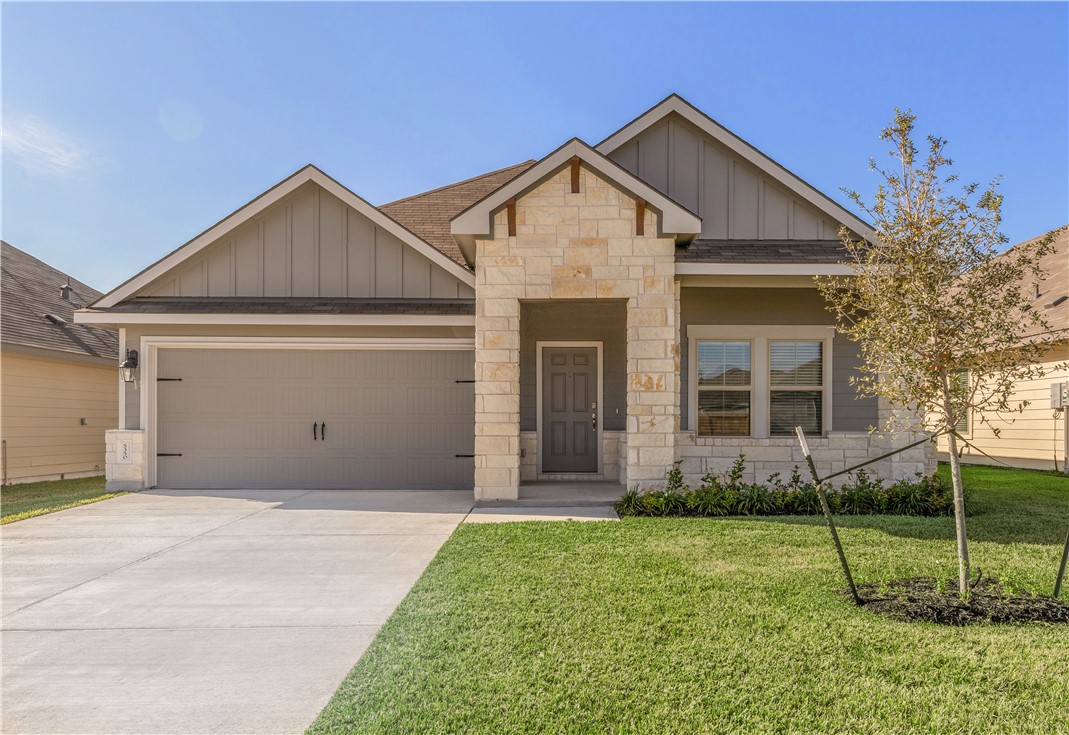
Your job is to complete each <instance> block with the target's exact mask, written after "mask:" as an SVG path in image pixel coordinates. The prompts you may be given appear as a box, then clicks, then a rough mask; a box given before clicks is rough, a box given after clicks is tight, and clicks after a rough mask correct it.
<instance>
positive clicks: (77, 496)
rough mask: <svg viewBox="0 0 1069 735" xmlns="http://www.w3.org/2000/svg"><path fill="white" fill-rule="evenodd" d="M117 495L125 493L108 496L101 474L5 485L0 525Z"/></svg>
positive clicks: (0, 497) (0, 493) (0, 498)
mask: <svg viewBox="0 0 1069 735" xmlns="http://www.w3.org/2000/svg"><path fill="white" fill-rule="evenodd" d="M120 495H126V493H109V492H107V490H105V489H104V477H103V476H102V475H97V476H94V477H80V478H77V479H70V480H53V481H47V482H28V483H23V484H20V485H7V486H5V487H3V488H0V525H3V524H7V523H14V522H15V521H22V520H25V519H27V518H33V517H34V516H40V515H44V514H46V513H54V512H55V511H57V510H66V509H67V508H75V507H77V506H79V505H87V504H88V503H96V502H99V501H101V500H108V499H109V498H117V497H119V496H120Z"/></svg>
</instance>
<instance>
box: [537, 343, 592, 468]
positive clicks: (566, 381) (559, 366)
mask: <svg viewBox="0 0 1069 735" xmlns="http://www.w3.org/2000/svg"><path fill="white" fill-rule="evenodd" d="M597 357H598V351H597V348H596V347H543V348H542V409H541V410H542V471H543V472H597V471H598V441H597V439H598V430H597V421H598V409H599V406H598V403H597V401H598V359H597Z"/></svg>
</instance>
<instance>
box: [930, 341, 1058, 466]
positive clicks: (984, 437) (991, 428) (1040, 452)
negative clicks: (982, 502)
mask: <svg viewBox="0 0 1069 735" xmlns="http://www.w3.org/2000/svg"><path fill="white" fill-rule="evenodd" d="M1066 361H1069V345H1065V344H1063V345H1061V346H1059V347H1055V348H1053V349H1051V350H1050V351H1049V352H1048V353H1047V354H1046V355H1045V356H1044V357H1043V359H1042V360H1040V362H1039V364H1040V365H1041V366H1042V367H1043V368H1044V370H1045V371H1046V374H1045V375H1044V376H1043V377H1042V378H1033V379H1032V380H1022V381H1019V382H1018V383H1016V384H1015V385H1014V390H1013V393H1012V394H1011V396H1010V405H1011V406H1013V407H1016V406H1019V405H1020V404H1021V403H1022V402H1023V401H1028V405H1027V406H1026V407H1025V408H1024V410H1023V411H1021V412H1020V413H1017V412H1008V413H1004V414H994V413H992V414H991V415H990V418H991V423H990V424H986V423H983V422H982V421H981V420H980V418H979V417H978V416H977V415H976V414H973V415H972V416H970V417H969V428H968V431H967V433H966V434H965V438H966V439H968V440H969V442H970V443H972V444H974V445H975V446H976V447H977V448H978V449H980V450H982V451H984V452H986V453H987V454H990V455H991V456H992V457H998V458H1004V459H1008V460H1011V464H1012V460H1014V459H1027V460H1034V461H1038V462H1049V463H1050V465H1048V466H1049V467H1051V468H1053V467H1055V466H1057V467H1061V466H1062V462H1063V461H1064V458H1065V417H1064V414H1063V413H1058V412H1055V410H1054V409H1053V408H1051V407H1050V386H1051V384H1052V383H1064V382H1066V381H1069V370H1066V368H1065V363H1066ZM1059 368H1060V369H1059ZM995 429H998V431H999V435H998V436H995ZM938 448H939V451H941V452H946V451H947V440H946V437H940V438H939V441H938ZM963 454H964V455H966V456H971V457H975V458H976V459H977V461H980V462H984V461H985V458H984V456H983V455H982V454H980V452H979V451H976V449H973V448H971V447H965V449H964V450H963Z"/></svg>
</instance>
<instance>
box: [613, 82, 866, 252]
mask: <svg viewBox="0 0 1069 735" xmlns="http://www.w3.org/2000/svg"><path fill="white" fill-rule="evenodd" d="M673 113H674V114H676V115H678V116H679V117H681V118H683V119H684V120H686V121H687V122H689V123H690V124H691V125H693V126H695V127H697V128H698V129H699V130H701V131H702V132H703V133H704V134H706V135H708V136H709V137H710V138H712V139H713V140H715V141H716V142H717V143H719V144H720V145H722V146H724V147H725V148H727V149H728V150H729V151H731V152H732V153H733V154H735V155H736V156H738V157H739V158H740V159H742V160H743V161H746V162H747V163H749V164H750V165H752V166H754V167H755V168H757V170H758V171H760V172H761V173H763V174H764V175H766V176H768V177H770V178H771V179H773V180H774V181H777V182H778V183H779V184H780V185H781V186H784V187H786V188H787V189H788V190H789V191H793V192H795V193H796V194H797V195H798V196H800V197H801V198H802V199H804V200H805V201H807V202H809V204H811V205H812V206H814V207H816V209H817V210H819V211H821V212H824V213H825V214H827V215H829V216H830V217H832V218H833V219H835V220H836V221H838V222H841V223H843V224H845V225H846V226H847V227H848V228H850V229H851V230H852V231H853V232H854V233H856V234H858V235H860V236H861V237H863V238H865V239H868V240H871V239H872V238H874V237H875V236H876V233H875V232H874V231H873V229H872V226H871V225H869V224H868V223H867V222H865V221H864V220H862V219H861V218H860V217H858V216H857V215H856V214H854V213H853V212H851V211H850V210H848V209H847V208H846V207H844V206H843V205H842V204H839V203H838V202H836V201H835V200H834V199H832V198H831V197H829V196H828V195H827V194H825V193H824V192H822V191H820V190H819V189H817V188H816V187H814V186H813V185H812V184H810V183H809V182H807V181H805V180H804V179H802V177H800V176H798V175H797V174H795V173H793V172H792V171H790V170H788V169H787V168H786V167H785V166H783V165H782V164H781V163H779V162H778V161H776V160H774V159H773V158H772V157H771V156H768V155H767V154H765V153H762V152H761V151H759V150H758V149H757V148H755V147H754V146H753V145H751V144H750V143H748V142H746V141H745V140H743V139H742V138H740V137H739V136H738V135H736V134H735V133H733V132H731V131H730V130H728V129H727V128H726V127H724V126H723V125H721V124H720V123H718V122H717V121H716V120H714V119H713V118H711V117H710V116H709V115H707V114H706V113H705V112H703V111H702V110H700V109H699V108H697V107H695V106H694V105H693V104H691V103H690V102H688V101H687V100H686V99H684V98H683V97H682V96H681V95H679V94H677V93H676V92H673V93H671V94H670V95H668V96H667V97H665V98H664V99H663V100H661V101H660V102H658V103H657V104H656V105H654V106H653V107H651V108H650V109H648V110H646V111H645V112H644V113H642V114H641V115H639V116H638V117H636V118H635V119H634V120H632V121H631V122H629V123H627V124H626V125H624V126H623V127H622V128H620V129H619V130H617V131H616V132H615V133H612V134H611V135H610V136H609V137H607V138H605V140H603V141H601V142H600V143H598V145H597V146H596V147H597V150H598V152H599V153H601V154H603V155H605V156H609V155H611V154H612V153H613V151H615V150H616V149H618V148H620V147H621V146H623V145H625V144H626V143H629V142H630V141H632V140H634V139H635V138H636V137H637V136H638V135H640V134H641V133H642V132H644V131H645V130H647V129H649V128H651V127H653V126H654V125H656V124H657V123H659V122H660V121H661V120H663V119H664V118H665V117H667V116H668V115H671V114H673Z"/></svg>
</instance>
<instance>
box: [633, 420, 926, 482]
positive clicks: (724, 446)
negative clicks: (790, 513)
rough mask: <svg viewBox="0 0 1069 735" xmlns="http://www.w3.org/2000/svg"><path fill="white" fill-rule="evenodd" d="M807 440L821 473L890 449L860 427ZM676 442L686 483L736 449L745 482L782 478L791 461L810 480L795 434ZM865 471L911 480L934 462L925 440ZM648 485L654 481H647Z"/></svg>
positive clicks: (716, 468) (683, 436)
mask: <svg viewBox="0 0 1069 735" xmlns="http://www.w3.org/2000/svg"><path fill="white" fill-rule="evenodd" d="M918 438H919V437H913V436H909V437H908V438H907V437H904V438H903V439H902V440H899V441H896V442H894V446H895V447H901V446H904V445H906V444H910V443H911V442H913V441H916V440H917V439H918ZM807 441H808V442H809V448H810V450H811V451H812V452H813V461H814V462H815V463H816V466H817V472H819V473H820V474H821V476H825V475H830V474H832V473H833V472H841V471H842V470H843V469H845V468H846V467H848V466H852V465H855V464H859V463H861V462H864V461H865V460H867V459H869V458H871V457H876V456H879V455H881V454H885V453H887V452H889V451H891V449H892V443H891V442H890V441H888V439H887V438H886V437H884V436H882V435H880V434H868V433H866V432H860V431H859V432H852V431H830V432H828V436H826V437H809V438H808V439H807ZM676 443H677V446H678V448H679V458H680V459H681V460H682V464H681V465H680V468H681V469H682V470H683V475H684V477H685V478H686V480H687V482H688V483H691V484H695V483H697V482H698V480H699V479H700V478H701V476H702V475H704V474H705V473H706V472H712V473H713V474H714V475H723V474H725V473H727V471H728V469H729V468H730V467H731V465H732V463H733V462H734V461H735V460H736V459H738V456H739V455H740V454H744V455H746V473H745V474H744V475H743V480H744V481H745V482H765V481H766V480H767V479H768V477H769V475H771V474H773V473H776V472H778V473H779V474H780V476H781V477H782V478H783V479H784V480H786V479H787V478H788V477H790V474H791V471H792V470H793V469H794V467H795V466H797V467H798V468H799V470H801V472H802V477H803V478H804V479H806V480H808V479H809V470H808V468H807V467H806V462H805V457H804V456H803V455H802V450H801V448H800V447H799V446H798V440H797V439H795V438H794V437H788V436H777V437H770V438H767V439H747V438H740V437H699V436H695V435H694V433H692V432H685V433H680V434H679V435H677V437H676ZM865 471H866V472H868V473H869V474H870V475H877V476H878V477H882V478H884V479H885V480H904V479H911V478H913V477H914V476H915V475H917V474H918V473H920V474H928V473H931V472H934V471H935V463H934V459H933V457H932V454H931V451H930V450H929V449H928V447H927V445H921V446H919V447H914V448H913V449H908V450H906V451H905V452H903V453H902V454H899V455H896V456H895V457H894V458H891V459H886V460H883V461H881V462H877V463H875V464H872V465H869V466H868V467H866V468H865ZM847 480H849V477H848V476H846V475H844V476H842V477H839V478H835V480H833V481H832V484H836V485H838V484H841V483H843V482H846V481H847ZM653 484H657V483H650V485H653ZM661 484H663V480H662V482H661Z"/></svg>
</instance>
